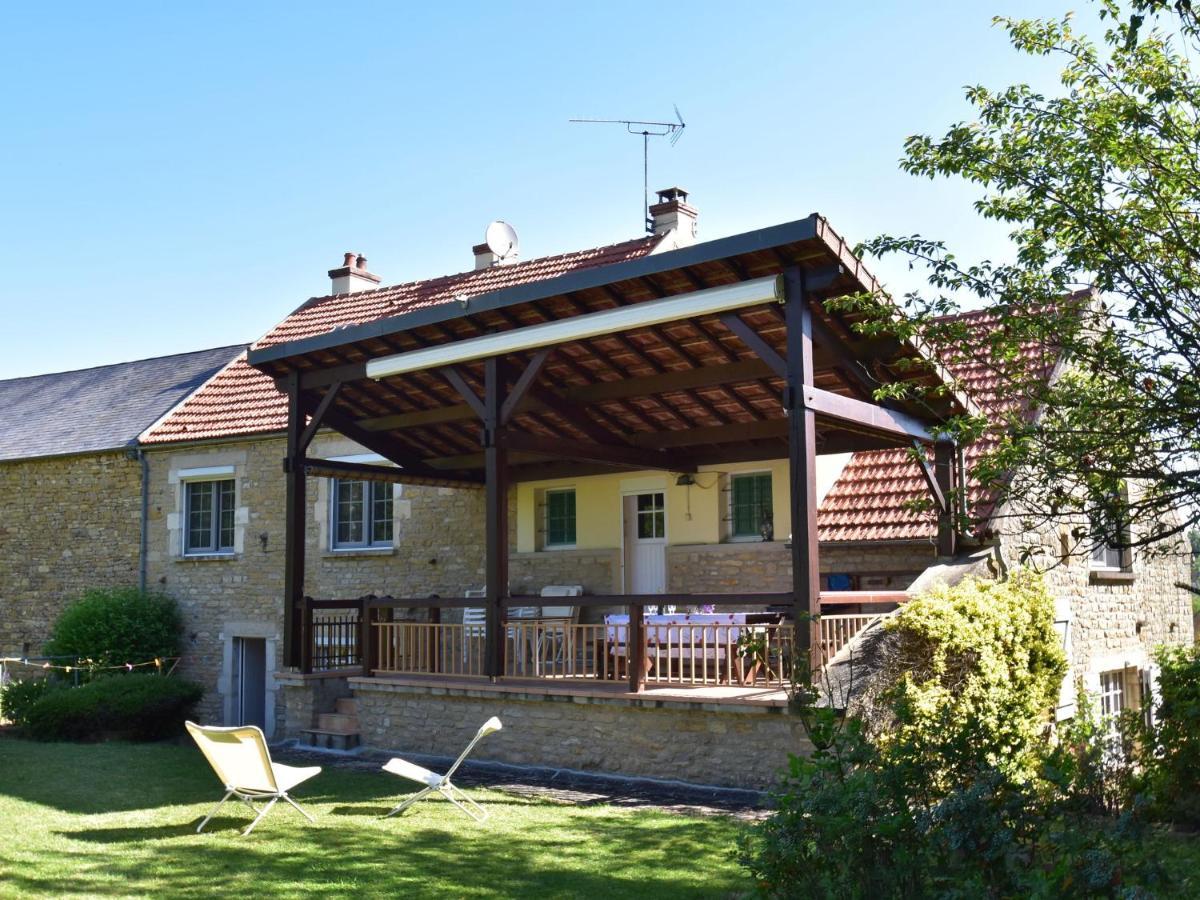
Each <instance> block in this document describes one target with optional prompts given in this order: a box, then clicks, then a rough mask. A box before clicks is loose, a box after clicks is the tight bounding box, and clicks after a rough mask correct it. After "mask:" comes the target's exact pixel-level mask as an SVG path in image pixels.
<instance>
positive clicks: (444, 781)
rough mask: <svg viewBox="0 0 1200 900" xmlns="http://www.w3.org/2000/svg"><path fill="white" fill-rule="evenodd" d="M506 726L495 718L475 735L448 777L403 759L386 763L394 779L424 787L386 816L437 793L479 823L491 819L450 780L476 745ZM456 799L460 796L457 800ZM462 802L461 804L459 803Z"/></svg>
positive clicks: (393, 758)
mask: <svg viewBox="0 0 1200 900" xmlns="http://www.w3.org/2000/svg"><path fill="white" fill-rule="evenodd" d="M502 727H503V726H502V725H501V724H500V720H499V719H498V718H496V717H495V716H492V717H491V718H490V719H488V720H487V721H486V722H484V723H483V726H482V727H481V728H480V729H479V730H478V731H477V732H475V737H473V738H472V739H471V743H469V744H467V748H466V749H465V750H463V752H462V753H461V754H459V757H458V759H456V760H455V761H454V765H452V766H451V767H450V769H449V770H448V771H447V772H446V774H445V775H438V774H437V773H436V772H431V771H429V769H426V768H425V767H424V766H418V765H417V764H416V763H410V762H409V761H408V760H405V759H401V758H400V757H398V756H395V757H392V758H391V759H389V760H388V761H387V762H386V763H384V766H383V771H385V772H391V773H392V774H393V775H399V776H400V777H401V778H407V779H408V780H409V781H415V782H416V783H417V784H423V785H425V787H423V788H422V789H421V790H419V791H417V792H416V793H415V794H413V795H412V796H411V797H409V798H408V799H407V800H405V801H404V802H403V803H401V804H400V805H399V806H397V807H396V808H395V809H393V810H392V811H391V812H389V813H388V814H387V816H384V818H385V819H386V818H387V817H388V816H394V815H397V814H399V813H402V812H404V810H406V809H408V808H409V807H410V806H412V805H413V804H414V803H416V802H417V801H418V800H423V799H425V797H427V796H429V795H430V794H432V793H433V792H434V791H436V792H437V793H439V794H441V795H442V796H443V797H445V798H446V799H447V800H449V801H450V802H451V803H453V804H454V805H455V806H457V807H458V808H459V809H461V810H462V811H463V812H465V813H466V814H467V815H468V816H470V817H471V818H472V819H474V820H475V821H476V822H483V821H485V820H486V819H487V817H488V812H487V810H486V809H484V808H483V807H482V806H480V805H479V804H478V803H476V802H475V801H474V800H472V799H471V798H470V797H468V796H467V795H466V794H464V793H463V792H462V791H461V790H460V789H459V788H458V787H457V786H456V785H454V784H453V783H452V782H451V781H450V777H451V776H452V775H453V774H454V773H455V772H456V771H458V767H459V766H461V765H462V763H463V760H465V759H466V758H467V755H468V754H469V753H470V752H471V751H472V750H474V749H475V745H476V744H478V743H479V742H480V741H481V740H483V739H484V738H485V737H487V736H488V735H489V734H491V733H492V732H494V731H499V730H500V729H501V728H502ZM456 795H457V796H456ZM460 798H461V802H460Z"/></svg>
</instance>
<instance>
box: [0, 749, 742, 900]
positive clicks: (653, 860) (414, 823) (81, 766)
mask: <svg viewBox="0 0 1200 900" xmlns="http://www.w3.org/2000/svg"><path fill="white" fill-rule="evenodd" d="M406 790H407V788H406V787H405V786H404V785H403V783H402V782H400V780H399V779H397V778H394V777H392V776H388V775H385V774H383V773H373V772H362V771H349V770H335V769H329V768H326V770H325V771H324V772H322V773H321V774H320V775H318V776H317V777H316V778H314V779H313V780H311V781H309V782H307V783H306V784H304V785H301V786H300V787H299V788H297V789H296V791H295V792H294V794H295V796H296V799H297V800H298V801H299V802H300V803H301V805H303V806H304V807H305V808H306V809H308V810H309V812H310V813H312V814H313V815H315V816H316V817H317V822H316V824H315V825H309V824H308V823H307V822H306V821H305V820H304V819H303V818H302V817H301V816H300V815H299V814H298V813H296V812H295V811H294V810H292V809H291V808H290V807H285V806H284V805H283V804H279V805H277V806H276V808H275V809H273V810H272V811H271V813H270V814H269V815H268V816H267V817H266V818H265V819H263V821H262V822H261V823H259V825H258V827H257V828H256V829H255V831H254V833H253V834H251V835H250V837H242V836H241V835H240V834H239V831H240V830H241V829H242V828H244V827H245V826H246V825H247V824H249V821H250V813H249V811H248V810H247V809H246V808H245V806H242V805H240V804H236V805H235V804H233V803H230V804H226V806H225V807H224V808H223V809H222V810H221V814H220V815H219V816H218V817H217V818H215V819H213V821H212V822H210V823H209V825H208V827H207V828H206V829H205V832H204V834H200V835H198V834H196V833H195V832H196V825H197V824H199V822H200V819H201V818H202V817H203V816H204V815H205V814H206V813H207V812H208V811H209V809H210V808H211V807H212V805H213V804H214V803H215V802H216V801H217V800H219V799H220V797H221V794H222V790H221V787H220V785H219V783H218V782H217V780H216V778H215V776H214V775H213V774H212V770H211V769H209V768H208V766H207V764H206V763H205V762H204V760H203V758H202V757H201V756H200V754H199V752H198V751H196V750H195V749H194V748H193V747H190V746H174V745H162V744H158V745H138V744H118V743H112V744H95V745H77V744H36V743H30V742H26V741H21V740H16V739H0V896H2V897H17V896H20V897H31V896H42V897H50V896H53V897H84V896H86V897H96V896H103V897H125V896H130V897H133V896H147V895H157V896H169V897H187V896H210V895H213V894H218V893H219V894H222V895H226V896H236V895H243V896H262V895H266V896H280V897H298V896H321V897H363V896H368V897H375V896H405V897H433V896H437V897H513V896H532V897H589V898H590V897H636V896H653V897H656V898H660V897H661V898H666V897H721V896H729V895H730V894H736V893H740V892H742V891H745V890H746V889H747V888H748V887H749V884H748V882H747V881H746V879H745V877H744V876H743V875H742V874H741V872H740V871H739V869H738V867H737V865H736V864H735V863H734V862H733V861H732V859H731V858H730V854H729V851H730V849H731V847H732V846H733V843H734V841H735V840H736V837H737V834H738V833H739V831H740V829H741V828H742V827H743V826H742V825H741V823H739V822H737V821H735V820H733V819H730V818H725V817H691V816H683V815H676V814H670V813H661V812H654V811H646V810H640V811H633V810H625V809H619V808H615V807H612V806H602V805H595V806H574V805H565V804H561V803H556V802H553V801H549V800H541V799H531V798H525V797H519V798H518V797H514V796H511V795H509V794H505V793H500V792H496V791H487V790H472V791H471V795H472V796H473V797H475V798H476V799H477V800H478V801H479V802H481V803H483V804H485V805H486V806H487V807H488V809H489V810H490V811H491V819H490V820H489V821H488V823H487V824H486V825H483V826H479V825H476V824H475V823H473V822H472V821H470V820H469V819H467V817H466V816H464V815H462V814H461V813H460V812H459V811H458V810H456V809H454V808H452V807H450V806H449V804H447V803H445V802H444V801H442V800H440V799H431V800H427V801H423V802H421V803H418V804H417V805H416V806H414V807H413V808H412V809H411V810H409V811H408V812H407V813H405V814H404V815H403V816H400V817H394V818H391V819H381V818H380V816H382V815H383V814H384V813H386V812H387V811H388V810H389V809H390V808H391V807H392V806H394V805H395V804H396V803H397V802H398V799H397V798H398V797H399V795H400V794H402V793H403V792H405V791H406Z"/></svg>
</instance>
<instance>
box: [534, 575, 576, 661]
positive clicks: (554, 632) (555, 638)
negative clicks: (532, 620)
mask: <svg viewBox="0 0 1200 900" xmlns="http://www.w3.org/2000/svg"><path fill="white" fill-rule="evenodd" d="M542 596H543V597H581V596H583V585H581V584H548V585H546V586H545V587H544V588H542ZM578 618H579V607H578V606H543V607H542V619H543V621H544V622H546V624H545V625H544V630H543V638H542V639H543V640H546V639H548V640H550V641H551V642H552V651H553V652H552V656H551V658H552V661H553V662H555V663H561V662H564V661H566V660H571V661H572V662H573V661H574V658H575V655H574V641H573V640H572V638H573V629H572V627H571V626H572V625H574V624H575V623H576V621H577V619H578ZM546 620H549V621H548V622H547V621H546ZM541 653H542V647H541V642H540V641H539V644H538V655H539V656H541Z"/></svg>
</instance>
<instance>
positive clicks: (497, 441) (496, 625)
mask: <svg viewBox="0 0 1200 900" xmlns="http://www.w3.org/2000/svg"><path fill="white" fill-rule="evenodd" d="M483 375H484V377H483V381H484V398H483V413H484V415H483V455H484V469H485V473H486V485H485V488H486V495H487V497H486V501H485V506H486V517H487V521H486V525H487V559H486V563H485V566H484V571H485V574H486V579H485V580H486V589H487V597H486V601H485V602H486V604H487V621H486V624H485V631H484V642H483V646H484V673H485V674H486V675H488V676H489V677H491V678H492V679H496V678H499V677H500V676H501V675H502V674H503V672H504V600H505V598H506V597H507V596H508V450H507V448H506V447H505V446H504V441H503V430H504V426H503V424H502V412H501V411H502V410H503V408H504V395H505V389H506V385H505V382H504V364H503V362H502V360H500V359H499V358H498V357H494V356H493V357H491V358H489V359H487V360H485V361H484V364H483Z"/></svg>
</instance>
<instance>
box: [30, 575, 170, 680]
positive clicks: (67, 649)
mask: <svg viewBox="0 0 1200 900" xmlns="http://www.w3.org/2000/svg"><path fill="white" fill-rule="evenodd" d="M182 629H183V624H182V620H181V619H180V617H179V609H178V607H177V606H176V604H175V601H174V600H173V599H171V598H170V597H167V596H166V595H164V594H157V593H153V592H146V591H139V590H138V589H137V588H99V589H95V590H91V591H88V592H87V593H85V594H84V595H83V597H81V598H80V599H79V600H78V601H76V602H75V603H74V604H72V605H71V606H68V607H67V608H66V609H65V610H64V611H63V613H62V615H60V616H59V617H58V620H57V621H56V622H55V623H54V630H53V632H52V633H51V638H50V642H49V643H48V644H47V645H46V652H47V653H48V654H51V655H54V656H78V657H79V658H80V659H82V660H89V661H90V662H91V664H92V665H94V666H95V667H103V666H120V665H124V664H126V663H133V664H138V663H144V662H148V661H149V660H153V659H158V658H164V657H171V656H178V655H179V638H180V633H181V631H182Z"/></svg>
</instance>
